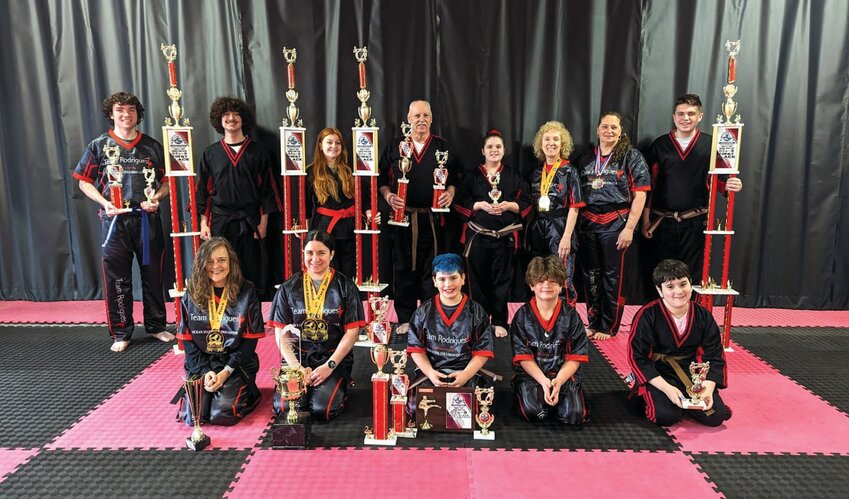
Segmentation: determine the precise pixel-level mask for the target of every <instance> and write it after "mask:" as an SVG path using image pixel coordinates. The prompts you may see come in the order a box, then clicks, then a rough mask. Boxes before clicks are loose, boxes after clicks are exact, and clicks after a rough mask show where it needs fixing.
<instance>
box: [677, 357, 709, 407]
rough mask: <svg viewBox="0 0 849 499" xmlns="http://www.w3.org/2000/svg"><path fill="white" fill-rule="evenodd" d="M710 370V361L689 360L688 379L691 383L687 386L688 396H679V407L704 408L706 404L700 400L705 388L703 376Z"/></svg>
mask: <svg viewBox="0 0 849 499" xmlns="http://www.w3.org/2000/svg"><path fill="white" fill-rule="evenodd" d="M708 371H710V362H690V381H691V382H692V385H690V386H688V387H687V395H689V396H690V398H689V399H688V398H686V397H681V407H682V408H684V409H700V410H704V409H705V407H707V405H705V401H704V400H702V395H703V394H704V390H705V385H704V382H705V378H706V377H707V374H708Z"/></svg>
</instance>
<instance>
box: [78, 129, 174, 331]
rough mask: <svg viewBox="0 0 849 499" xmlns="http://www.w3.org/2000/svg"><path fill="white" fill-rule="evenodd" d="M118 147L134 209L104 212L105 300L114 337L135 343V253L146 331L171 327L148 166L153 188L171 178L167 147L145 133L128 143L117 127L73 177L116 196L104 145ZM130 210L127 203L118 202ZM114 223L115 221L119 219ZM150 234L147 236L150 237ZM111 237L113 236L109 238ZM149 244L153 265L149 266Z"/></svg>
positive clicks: (94, 145)
mask: <svg viewBox="0 0 849 499" xmlns="http://www.w3.org/2000/svg"><path fill="white" fill-rule="evenodd" d="M106 146H118V148H119V151H120V157H119V158H118V163H119V164H120V165H121V166H122V167H123V169H124V177H123V179H122V189H121V191H122V196H123V198H124V201H129V202H130V208H133V209H134V210H133V212H132V213H124V214H121V215H117V216H116V217H107V216H106V213H105V211H103V210H98V215H99V216H100V221H101V224H100V225H101V233H102V241H104V242H105V243H106V244H105V246H103V253H102V267H103V298H104V300H105V301H106V325H107V328H108V329H109V334H110V335H112V339H113V340H114V341H129V340H130V338H131V337H132V335H133V327H134V325H135V323H134V321H133V256H135V258H136V260H138V262H139V274H140V276H141V280H142V303H143V305H144V329H145V331H146V332H147V333H148V334H155V333H159V332H161V331H165V295H164V292H163V289H162V254H163V249H164V247H165V243H164V236H163V231H162V222H161V220H160V217H159V211H156V212H154V213H147V212H143V211H142V210H141V208H140V207H139V206H140V204H141V202H142V201H144V200H145V199H146V198H145V195H144V189H145V187H146V185H147V184H146V182H145V179H144V175H143V174H142V170H143V169H144V168H146V167H148V165H149V167H152V168H154V170H155V171H156V181H155V182H154V184H153V188H154V189H157V188H158V187H159V185H160V183H161V182H162V180H163V177H164V176H165V167H164V160H163V155H164V153H163V151H162V145H161V144H160V143H159V142H157V141H156V140H154V139H152V138H151V137H149V136H147V135H144V134H143V133H141V132H139V133H138V134H137V135H136V138H135V139H134V140H132V141H130V142H127V141H125V140H123V139H121V138H120V137H118V136H117V135H115V132H114V131H113V130H109V131H108V132H107V133H104V134H103V135H101V136H99V137H97V138H96V139H94V140H92V141H91V142H89V144H88V145H87V146H86V148H85V151H84V152H83V156H82V158H81V159H80V161H79V163H77V166H76V168H75V169H74V172H73V177H74V178H75V179H77V180H81V181H83V182H88V183H91V184H94V185H95V186H97V188H98V189H99V190H100V193H101V194H102V195H103V197H105V198H106V199H108V200H110V201H111V200H112V193H111V190H110V188H109V177H108V175H107V172H106V167H107V165H108V162H107V159H106V155H105V154H104V151H103V148H104V147H106ZM116 208H124V206H116ZM113 222H114V223H113ZM145 236H146V237H145ZM107 238H108V240H107ZM145 246H147V248H146V249H147V254H148V263H147V264H144V261H143V259H144V253H145Z"/></svg>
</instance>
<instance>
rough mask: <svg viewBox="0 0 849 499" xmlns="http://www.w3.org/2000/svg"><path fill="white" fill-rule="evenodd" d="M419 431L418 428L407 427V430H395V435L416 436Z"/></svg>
mask: <svg viewBox="0 0 849 499" xmlns="http://www.w3.org/2000/svg"><path fill="white" fill-rule="evenodd" d="M418 432H419V430H418V429H417V428H413V427H407V429H406V430H405V431H402V432H397V431H396V432H395V436H396V437H398V438H416V434H417V433H418Z"/></svg>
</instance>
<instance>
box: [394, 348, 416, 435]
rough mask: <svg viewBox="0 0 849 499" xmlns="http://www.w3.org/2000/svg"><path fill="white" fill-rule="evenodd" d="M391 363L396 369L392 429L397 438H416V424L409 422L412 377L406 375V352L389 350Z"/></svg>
mask: <svg viewBox="0 0 849 499" xmlns="http://www.w3.org/2000/svg"><path fill="white" fill-rule="evenodd" d="M389 362H390V363H391V364H392V367H393V368H394V369H395V370H394V372H393V373H392V379H391V383H392V399H391V400H390V401H389V405H391V406H392V429H393V430H394V431H395V436H396V437H402V438H416V424H415V422H409V423H408V421H407V392H408V391H409V390H410V377H409V376H407V374H406V373H404V368H406V367H407V352H406V351H405V350H392V349H390V350H389Z"/></svg>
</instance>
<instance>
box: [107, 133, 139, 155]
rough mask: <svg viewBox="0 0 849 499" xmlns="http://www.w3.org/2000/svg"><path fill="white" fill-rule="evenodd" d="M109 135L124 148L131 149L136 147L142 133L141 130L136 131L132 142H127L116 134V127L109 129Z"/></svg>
mask: <svg viewBox="0 0 849 499" xmlns="http://www.w3.org/2000/svg"><path fill="white" fill-rule="evenodd" d="M109 136H110V137H112V140H114V141H115V142H117V143H118V145H119V146H121V147H123V148H124V149H127V150H129V149H132V148H134V147H136V144H138V143H139V141H140V140H141V138H142V133H141V132H139V131H136V138H135V139H133V141H132V142H127V141H126V140H124V139H122V138H121V137H118V136H117V135H115V130H114V129H110V130H109Z"/></svg>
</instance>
